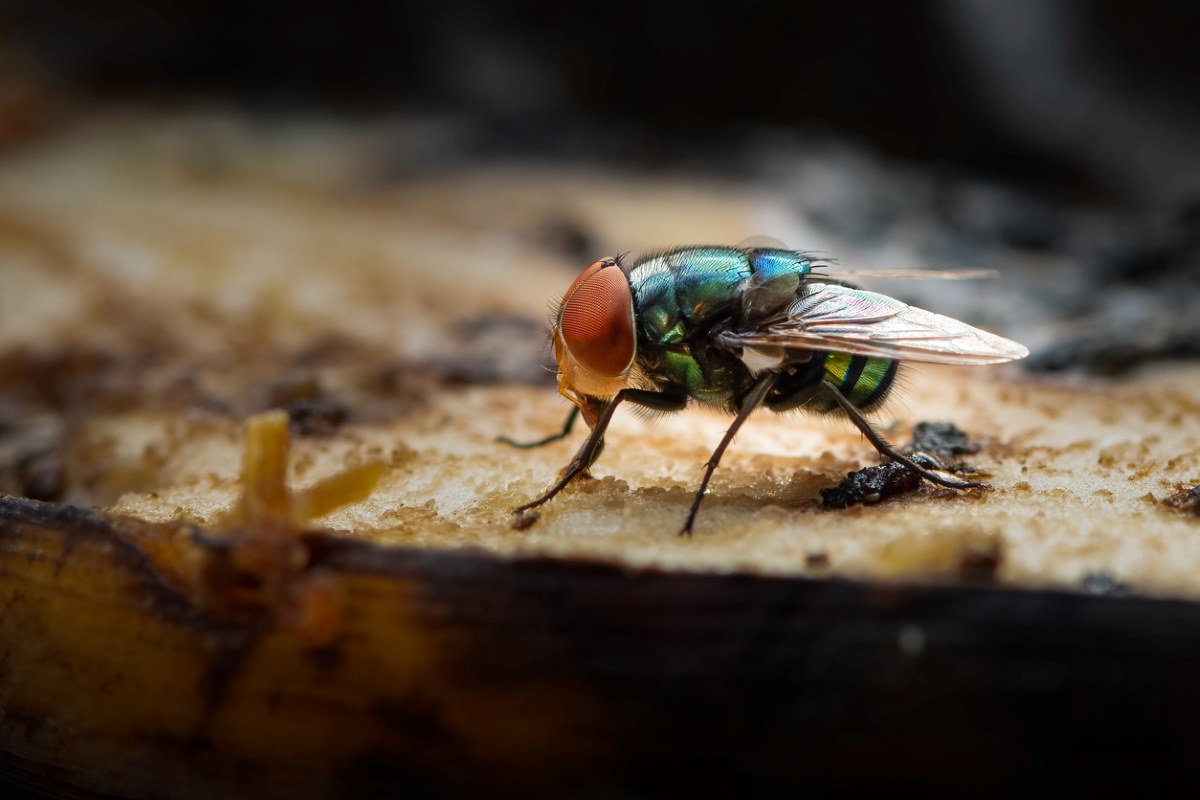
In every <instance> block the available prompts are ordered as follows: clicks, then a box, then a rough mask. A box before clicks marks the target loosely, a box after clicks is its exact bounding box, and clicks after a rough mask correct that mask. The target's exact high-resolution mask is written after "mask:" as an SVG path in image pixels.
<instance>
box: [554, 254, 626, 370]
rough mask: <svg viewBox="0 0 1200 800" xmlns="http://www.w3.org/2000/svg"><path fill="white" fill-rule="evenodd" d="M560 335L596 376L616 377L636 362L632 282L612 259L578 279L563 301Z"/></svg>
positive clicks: (589, 270)
mask: <svg viewBox="0 0 1200 800" xmlns="http://www.w3.org/2000/svg"><path fill="white" fill-rule="evenodd" d="M558 327H559V332H560V333H561V335H562V339H563V343H564V344H565V345H566V347H567V350H568V351H570V353H571V356H572V357H573V358H574V359H575V361H576V362H578V363H579V365H580V366H581V367H583V368H584V369H586V370H587V371H588V372H591V373H593V374H595V375H600V376H604V377H617V376H618V375H622V374H624V372H625V370H626V369H627V368H628V367H629V362H630V361H632V360H633V352H634V332H633V297H632V295H631V294H630V291H629V280H628V279H627V278H626V277H625V273H623V272H622V271H621V268H620V267H618V266H617V262H616V261H615V260H613V259H611V258H605V259H601V260H600V261H597V262H596V263H595V264H592V265H591V266H590V267H588V268H587V269H585V270H584V271H583V274H582V275H580V276H579V277H578V278H576V279H575V282H574V283H573V284H571V288H570V289H568V290H567V295H566V297H565V298H563V304H562V309H561V310H560V311H559V316H558Z"/></svg>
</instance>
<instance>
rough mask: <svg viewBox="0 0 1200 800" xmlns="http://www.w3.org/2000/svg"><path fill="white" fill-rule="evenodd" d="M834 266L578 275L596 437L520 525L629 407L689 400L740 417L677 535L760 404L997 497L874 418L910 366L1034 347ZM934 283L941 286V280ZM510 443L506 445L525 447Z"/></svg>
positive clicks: (568, 376) (774, 262)
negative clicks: (881, 289)
mask: <svg viewBox="0 0 1200 800" xmlns="http://www.w3.org/2000/svg"><path fill="white" fill-rule="evenodd" d="M826 266H827V264H825V263H823V262H820V261H819V260H817V259H816V258H814V257H813V256H811V255H809V254H807V253H804V252H802V251H797V250H788V249H784V248H779V247H723V246H686V247H678V248H674V249H671V250H666V251H660V252H654V253H649V254H646V255H643V256H641V257H640V258H638V259H637V260H636V261H634V262H633V263H631V264H629V265H625V264H623V263H622V260H621V259H620V258H602V259H600V260H599V261H596V262H595V263H593V264H592V265H591V266H589V267H588V268H587V269H585V270H584V271H583V273H582V274H581V275H580V276H579V277H578V278H576V279H575V282H574V283H573V284H571V287H570V288H569V289H568V290H567V293H566V294H565V295H564V296H563V299H562V301H561V303H560V304H559V306H558V309H557V311H556V312H555V315H554V317H553V319H552V320H551V341H552V342H553V346H554V358H555V361H557V362H558V391H559V393H560V394H562V395H563V396H564V397H566V398H567V399H568V400H570V401H571V402H572V403H573V404H574V408H573V409H572V410H571V413H570V414H569V415H568V417H567V420H566V423H565V424H564V425H563V429H562V430H561V431H560V432H559V433H557V434H555V435H553V436H549V437H547V438H545V439H542V440H539V441H537V442H530V443H528V444H524V445H518V446H521V447H538V446H541V445H544V444H548V443H550V442H553V441H556V440H558V439H562V438H564V437H566V436H567V435H568V434H569V433H570V432H571V429H572V427H573V426H574V424H575V421H576V419H577V418H578V417H579V416H580V415H582V416H583V418H584V421H585V422H586V423H587V424H588V427H589V428H591V433H590V434H589V436H588V437H587V439H586V440H585V441H584V442H583V445H582V446H581V447H580V448H579V451H578V452H577V453H576V454H575V456H574V458H572V459H571V461H570V463H569V464H568V465H567V466H566V468H565V469H563V470H562V472H561V473H560V474H559V479H558V481H557V482H556V483H555V484H554V485H553V486H551V487H550V489H549V490H547V491H546V493H545V494H543V495H542V496H541V497H538V498H537V499H536V500H533V501H531V502H529V503H526V504H525V505H523V506H520V507H519V508H517V509H515V513H516V515H517V523H518V525H519V526H521V527H525V526H527V525H528V524H531V523H532V518H531V516H530V512H531V511H532V509H535V508H537V507H539V506H541V505H542V504H544V503H546V502H547V501H549V500H550V499H551V498H553V497H554V496H555V495H557V494H558V493H559V492H560V491H562V490H563V488H565V487H566V486H567V485H568V484H569V483H571V481H573V480H574V479H575V478H577V477H578V476H579V475H580V474H582V473H583V472H585V471H586V470H587V469H588V467H590V466H591V465H592V464H593V463H594V462H595V460H596V458H597V457H598V456H599V455H600V451H601V450H602V449H603V446H604V431H605V429H606V428H607V427H608V424H609V421H610V420H611V419H612V416H613V413H614V412H615V411H616V410H617V408H618V407H619V406H620V405H621V404H622V403H626V402H628V403H633V404H635V405H639V406H643V407H645V408H649V409H653V410H655V411H678V410H681V409H683V408H684V407H685V406H686V405H687V404H688V402H689V401H694V402H699V403H702V404H705V405H708V406H713V407H716V408H720V409H722V410H724V411H727V412H728V413H731V414H732V415H733V416H734V420H733V424H732V425H730V426H729V429H728V430H727V431H726V432H725V435H724V437H722V439H721V441H720V443H719V444H718V445H717V448H716V449H715V450H714V451H713V453H712V455H711V456H710V457H709V459H708V461H707V462H706V463H705V465H704V473H703V476H702V478H701V479H700V487H699V489H698V490H697V492H696V495H695V497H694V499H693V500H692V505H691V508H690V509H689V511H688V515H687V519H686V520H685V521H684V524H683V528H682V529H681V530H680V535H690V534H691V532H692V527H693V525H694V523H695V521H696V514H697V512H698V511H699V510H700V503H701V502H702V501H703V499H704V493H705V491H706V490H707V488H708V483H709V480H710V479H711V478H712V474H713V471H714V470H715V469H716V468H717V465H718V464H719V463H720V461H721V456H722V455H723V454H724V452H725V450H726V448H727V447H728V446H729V443H730V442H731V441H732V440H733V437H734V435H735V434H736V433H737V431H738V429H739V428H740V427H741V426H742V423H744V422H745V421H746V418H747V417H749V416H750V413H751V412H752V411H754V410H755V409H757V408H759V407H760V406H765V407H766V408H769V409H771V410H773V411H789V410H792V409H805V410H808V411H816V412H819V413H830V412H835V411H840V412H842V413H844V414H845V415H846V416H847V417H848V418H849V419H850V421H851V422H852V423H854V425H855V426H856V427H857V428H858V429H859V430H860V431H861V432H862V434H863V435H864V436H865V437H866V438H867V440H868V441H869V442H870V443H871V444H872V445H873V446H874V447H875V449H876V450H878V451H879V452H880V453H881V454H882V455H884V456H886V457H887V458H889V459H892V460H893V461H897V462H899V463H901V464H903V465H904V466H906V467H907V468H908V469H910V470H912V471H914V472H915V473H917V474H918V475H920V476H921V477H922V478H924V479H925V480H928V481H930V482H932V483H936V484H938V485H940V486H946V487H949V488H952V489H969V488H986V485H985V484H982V483H978V482H975V481H959V480H954V479H951V478H947V477H945V476H942V475H938V474H937V473H935V472H932V471H931V470H929V469H926V468H925V467H923V466H921V465H920V464H917V463H916V462H914V461H913V460H912V459H911V458H909V457H908V456H905V455H904V454H902V453H900V452H898V451H896V450H895V449H894V448H893V447H892V446H891V445H890V444H888V443H887V442H886V441H885V440H884V439H883V437H882V436H880V435H879V434H878V433H877V432H876V431H875V430H874V428H872V427H871V424H870V423H869V422H868V421H867V420H866V418H865V417H864V416H863V414H864V413H865V412H870V411H872V410H874V409H876V408H878V407H879V406H880V405H882V404H883V402H884V400H886V398H887V396H888V393H889V392H890V390H891V388H892V386H893V384H894V382H895V379H896V373H897V370H898V368H899V362H900V361H901V360H911V361H923V362H930V363H937V364H967V365H986V364H1001V363H1004V362H1006V361H1014V360H1016V359H1020V358H1024V357H1025V356H1027V355H1028V354H1029V351H1028V350H1027V349H1025V348H1024V347H1022V346H1021V345H1019V344H1017V343H1016V342H1013V341H1010V340H1008V339H1004V338H1002V337H1000V336H996V335H994V334H991V333H988V332H986V331H982V330H979V329H978V328H974V327H972V326H970V325H967V324H966V323H964V322H960V321H958V320H956V319H951V318H950V317H944V316H942V315H940V314H934V313H932V312H929V311H925V310H923V309H920V308H916V307H913V306H909V305H907V304H905V303H902V302H900V301H899V300H896V299H894V298H891V297H888V296H886V295H882V294H876V293H874V292H868V291H864V290H862V289H860V288H858V287H857V286H854V285H853V284H851V283H848V282H846V281H845V280H843V279H841V276H833V275H829V274H824V273H822V272H821V269H822V268H823V267H826ZM937 277H944V274H938V275H937ZM504 441H507V442H508V443H509V444H516V443H515V442H511V441H510V440H504Z"/></svg>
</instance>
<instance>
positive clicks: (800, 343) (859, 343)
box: [720, 283, 1029, 365]
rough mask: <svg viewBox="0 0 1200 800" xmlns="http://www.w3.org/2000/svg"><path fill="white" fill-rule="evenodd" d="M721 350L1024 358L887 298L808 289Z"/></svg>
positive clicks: (1003, 343)
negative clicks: (776, 317)
mask: <svg viewBox="0 0 1200 800" xmlns="http://www.w3.org/2000/svg"><path fill="white" fill-rule="evenodd" d="M720 338H721V340H722V342H723V343H725V344H726V345H735V346H739V347H745V346H751V347H762V346H773V347H783V348H787V349H797V350H830V351H833V352H838V353H850V354H853V355H863V356H872V357H876V358H890V359H903V360H910V361H925V362H930V363H938V364H976V365H981V364H1002V363H1004V362H1006V361H1015V360H1016V359H1019V358H1024V357H1025V356H1027V355H1029V351H1028V350H1027V349H1025V348H1024V347H1023V346H1021V345H1019V344H1017V343H1016V342H1013V341H1010V340H1009V339H1005V338H1003V337H1001V336H996V335H995V334H991V333H988V332H987V331H982V330H980V329H978V328H975V327H973V326H971V325H968V324H966V323H965V322H959V321H958V320H956V319H952V318H950V317H944V316H942V315H941V314H934V313H933V312H930V311H925V310H924V309H921V308H916V307H914V306H910V305H908V304H906V303H902V302H900V301H899V300H896V299H895V298H892V297H888V296H887V295H882V294H876V293H875V292H868V291H864V290H862V289H852V288H848V287H845V286H837V285H834V284H822V283H813V284H808V286H807V287H806V291H805V292H804V294H803V295H802V296H801V297H798V298H797V299H796V300H795V302H793V303H792V304H791V305H790V306H789V307H788V310H787V316H786V318H784V319H780V320H776V321H774V322H771V323H769V324H767V325H765V326H764V327H763V328H761V329H760V330H758V331H752V332H747V333H733V332H729V333H723V334H720Z"/></svg>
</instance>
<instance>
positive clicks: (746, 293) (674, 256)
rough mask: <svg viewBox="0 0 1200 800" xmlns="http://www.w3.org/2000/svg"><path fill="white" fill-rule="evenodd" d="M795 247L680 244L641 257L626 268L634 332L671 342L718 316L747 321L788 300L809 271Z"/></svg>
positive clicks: (706, 326)
mask: <svg viewBox="0 0 1200 800" xmlns="http://www.w3.org/2000/svg"><path fill="white" fill-rule="evenodd" d="M810 269H811V263H810V261H809V259H808V257H807V256H806V255H805V254H803V253H801V252H798V251H795V250H783V249H776V248H739V247H721V246H696V247H683V248H678V249H675V250H668V251H665V252H660V253H651V254H648V255H646V256H643V257H642V258H641V259H639V260H638V261H637V263H635V264H634V265H633V266H632V267H631V268H630V270H629V283H630V285H631V287H632V289H633V294H634V300H635V305H636V308H637V316H638V324H639V333H640V334H641V335H642V336H644V337H645V338H646V339H648V340H649V341H652V342H655V343H658V344H663V345H675V344H679V343H682V342H684V341H686V340H687V339H688V338H689V337H692V336H695V335H697V334H699V333H702V332H704V331H707V330H709V329H711V328H712V326H713V325H714V324H715V323H717V322H718V321H720V320H723V319H730V320H734V321H738V322H742V321H746V322H749V321H750V320H751V319H752V318H754V317H757V316H760V315H768V314H772V313H776V312H778V311H779V310H780V309H782V308H783V307H785V306H786V305H787V303H788V302H790V301H791V300H793V299H794V298H795V296H796V292H797V291H798V290H799V288H800V285H801V283H802V281H803V280H804V277H805V276H806V275H807V274H808V273H809V270H810Z"/></svg>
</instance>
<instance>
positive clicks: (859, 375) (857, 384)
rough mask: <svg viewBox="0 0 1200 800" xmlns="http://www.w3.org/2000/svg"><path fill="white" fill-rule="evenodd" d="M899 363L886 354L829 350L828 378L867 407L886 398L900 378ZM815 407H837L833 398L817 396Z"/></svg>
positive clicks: (857, 402) (826, 376)
mask: <svg viewBox="0 0 1200 800" xmlns="http://www.w3.org/2000/svg"><path fill="white" fill-rule="evenodd" d="M898 368H899V364H898V363H897V362H895V361H891V360H889V359H886V358H870V357H868V356H852V355H848V354H846V353H826V354H825V380H827V381H829V382H830V383H832V384H833V385H834V386H836V387H837V388H838V390H839V391H841V393H842V394H843V395H844V396H845V398H846V399H847V400H849V401H850V402H851V403H853V404H854V406H855V407H856V408H860V409H862V410H864V411H867V410H870V409H872V408H874V407H876V406H878V405H879V404H880V403H882V402H883V400H884V398H886V397H887V393H888V391H889V390H890V389H891V388H892V383H893V382H894V381H895V380H896V370H897V369H898ZM817 402H818V404H819V405H818V406H817V407H815V408H814V409H813V410H815V411H832V410H834V409H835V408H836V407H837V403H836V402H835V401H834V400H833V398H824V399H822V398H821V397H820V396H819V395H818V398H817Z"/></svg>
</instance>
